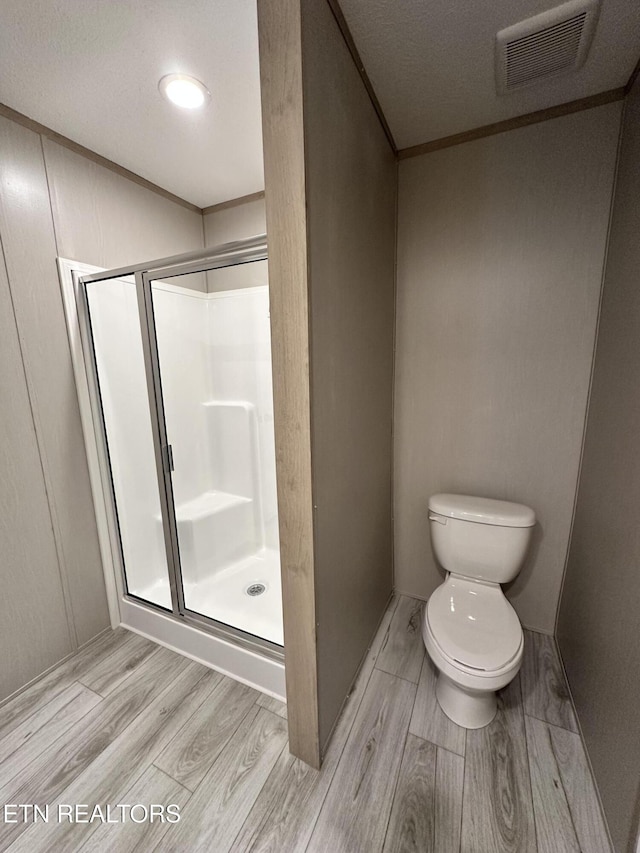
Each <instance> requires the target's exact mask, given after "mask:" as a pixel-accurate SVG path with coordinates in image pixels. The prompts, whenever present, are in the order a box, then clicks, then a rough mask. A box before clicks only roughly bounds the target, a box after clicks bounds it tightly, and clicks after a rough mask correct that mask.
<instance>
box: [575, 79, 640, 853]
mask: <svg viewBox="0 0 640 853" xmlns="http://www.w3.org/2000/svg"><path fill="white" fill-rule="evenodd" d="M639 435H640V85H638V83H636V85H635V87H634V90H633V92H632V94H631V95H630V97H628V98H627V103H626V107H625V117H624V124H623V132H622V147H621V151H620V163H619V166H618V177H617V182H616V190H615V203H614V208H613V216H612V222H611V234H610V239H609V250H608V256H607V269H606V275H605V285H604V292H603V299H602V308H601V316H600V324H599V329H598V346H597V350H596V358H595V368H594V375H593V385H592V390H591V399H590V403H589V416H588V420H587V433H586V438H585V447H584V457H583V462H582V471H581V476H580V489H579V492H578V502H577V506H576V515H575V522H574V528H573V534H572V538H571V549H570V553H569V561H568V566H567V574H566V579H565V584H564V589H563V592H562V602H561V607H560V615H559V622H558V638H559V644H560V650H561V652H562V657H563V660H564V663H565V666H566V669H567V674H568V677H569V683H570V686H571V691H572V693H573V697H574V700H575V703H576V708H577V710H578V716H579V719H580V723H581V726H582V730H583V733H584V736H585V740H586V743H587V748H588V751H589V755H590V757H591V762H592V764H593V768H594V771H595V776H596V781H597V783H598V787H599V789H600V793H601V796H602V798H603V801H604V807H605V812H606V814H607V817H608V821H609V826H610V829H611V833H612V835H613V838H614V842H615V845H616V850H617V851H619V853H627V851H632V850H633V849H634V840H635V835H636V831H637V827H638V818H639V817H640V798H639V795H640V713H639V712H638V690H639V684H640V633H639V618H638V614H639V613H640V523H639V507H640V454H639V453H638V436H639Z"/></svg>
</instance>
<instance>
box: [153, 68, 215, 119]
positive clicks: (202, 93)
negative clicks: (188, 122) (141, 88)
mask: <svg viewBox="0 0 640 853" xmlns="http://www.w3.org/2000/svg"><path fill="white" fill-rule="evenodd" d="M158 89H160V92H161V93H162V94H163V95H164V96H165V98H166V99H167V100H168V101H171V103H172V104H175V105H176V106H178V107H182V108H183V109H185V110H195V109H197V108H198V107H202V106H204V104H206V103H207V101H210V100H211V92H210V91H209V90H208V89H207V87H206V86H205V85H204V83H201V82H200V81H199V80H196V78H195V77H189V76H188V75H187V74H167V75H166V76H165V77H163V78H162V80H160V82H159V83H158Z"/></svg>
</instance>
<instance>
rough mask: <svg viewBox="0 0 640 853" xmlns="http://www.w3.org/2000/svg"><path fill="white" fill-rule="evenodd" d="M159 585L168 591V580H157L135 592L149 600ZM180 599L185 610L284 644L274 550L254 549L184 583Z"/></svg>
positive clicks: (277, 569) (277, 571)
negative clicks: (209, 572) (248, 553)
mask: <svg viewBox="0 0 640 853" xmlns="http://www.w3.org/2000/svg"><path fill="white" fill-rule="evenodd" d="M258 584H259V585H262V586H264V587H265V589H264V592H261V593H260V594H259V595H251V594H250V593H249V592H248V590H250V589H251V588H252V587H255V586H256V585H258ZM159 587H163V591H164V587H166V591H167V592H168V581H157V582H156V583H155V584H153V586H152V587H150V588H148V589H145V590H144V591H140V592H139V593H137V594H138V595H139V596H140V598H149V599H150V600H153V597H154V596H157V595H158V592H159V591H160V590H159ZM252 592H255V590H252ZM184 600H185V605H186V606H187V608H188V609H189V610H193V611H194V612H196V613H200V614H202V615H203V616H208V617H209V618H211V619H216V620H217V621H218V622H223V623H224V624H225V625H232V626H233V627H234V628H239V629H240V630H241V631H246V632H247V633H248V634H254V635H255V636H257V637H262V638H263V639H265V640H269V641H270V642H272V643H277V644H278V645H280V646H281V645H283V644H284V634H283V628H282V591H281V587H280V554H279V552H278V551H277V550H275V549H272V548H264V549H262V550H260V551H257V552H256V553H255V554H251V555H250V556H248V557H244V558H243V559H241V560H238V561H237V562H235V563H232V564H231V565H229V566H227V567H226V568H225V569H222V570H221V571H218V572H216V573H215V574H214V575H211V576H210V577H208V578H204V579H202V580H199V581H197V582H196V583H189V582H185V584H184Z"/></svg>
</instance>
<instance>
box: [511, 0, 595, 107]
mask: <svg viewBox="0 0 640 853" xmlns="http://www.w3.org/2000/svg"><path fill="white" fill-rule="evenodd" d="M597 14H598V3H597V0H573V2H570V3H565V4H564V5H563V6H558V7H557V8H556V9H551V10H550V11H548V12H543V13H542V14H541V15H536V16H535V18H529V19H528V20H527V21H522V23H520V24H515V25H514V26H512V27H507V29H505V30H501V31H500V32H499V33H498V34H497V36H496V83H497V89H498V92H499V93H501V94H504V93H506V92H512V91H514V90H517V89H520V88H522V87H524V86H529V85H531V84H532V83H536V82H537V81H538V80H543V79H545V78H547V77H551V76H555V75H557V74H562V73H567V72H569V71H575V70H576V69H578V68H579V67H580V66H581V65H582V64H583V62H584V61H585V59H586V57H587V53H588V51H589V47H590V45H591V40H592V38H593V32H594V29H595V25H596V22H597Z"/></svg>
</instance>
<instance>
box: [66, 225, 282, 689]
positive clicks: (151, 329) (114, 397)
mask: <svg viewBox="0 0 640 853" xmlns="http://www.w3.org/2000/svg"><path fill="white" fill-rule="evenodd" d="M267 275H268V274H267V251H266V242H265V238H264V237H257V238H254V239H252V240H247V241H243V242H240V243H233V244H227V245H225V246H221V247H218V248H217V249H211V250H208V251H206V252H201V253H199V254H195V253H190V254H188V255H183V256H179V257H177V258H172V259H165V260H162V261H156V262H150V263H149V264H145V265H138V267H136V268H132V269H128V270H127V269H121V270H111V271H108V272H95V273H93V274H91V275H86V274H85V275H81V274H79V273H78V272H76V276H75V296H76V300H77V309H78V317H79V319H80V328H81V331H82V338H83V354H84V362H85V366H86V367H87V384H88V386H90V392H91V393H90V396H91V398H92V420H93V426H94V428H95V427H96V426H97V427H99V429H98V430H97V431H96V433H95V434H96V440H97V444H98V445H100V447H99V449H100V451H101V454H102V473H101V480H102V486H103V491H105V486H106V487H107V489H106V492H107V496H108V498H109V500H108V501H107V502H106V503H107V504H109V506H108V507H107V508H108V509H109V510H110V515H111V518H110V526H111V544H112V550H114V548H113V545H114V543H115V546H116V547H115V550H116V551H117V554H116V556H117V560H116V561H114V562H115V563H116V564H117V565H116V566H115V570H116V571H117V573H118V578H117V581H118V584H117V586H118V589H119V591H120V594H121V598H122V599H123V601H124V602H130V603H133V604H135V605H136V608H134V610H133V612H134V613H137V612H138V608H140V607H143V608H146V609H148V610H149V611H150V612H151V611H153V612H155V613H157V614H164V615H165V616H170V617H171V618H172V619H174V620H178V621H181V622H184V623H186V624H188V625H190V626H191V627H193V628H197V629H198V630H203V631H205V632H207V633H209V634H211V635H213V636H215V637H217V638H218V639H219V640H221V641H223V642H224V643H226V644H234V645H237V646H239V647H242V648H244V649H245V650H247V649H248V650H250V651H251V652H252V653H254V654H258V655H266V656H267V657H269V658H270V659H271V660H272V661H273V660H276V661H277V660H278V659H280V660H281V659H282V648H281V647H282V645H283V629H282V597H281V586H280V559H279V548H278V516H277V500H276V466H275V443H274V426H273V396H272V382H271V346H270V323H269V290H268V277H267ZM85 434H86V430H85ZM105 479H106V480H107V481H108V482H107V483H105V482H104V481H105ZM149 624H150V622H149V618H148V616H147V617H145V621H144V625H145V626H148V625H149ZM133 627H134V628H135V627H136V626H135V625H134V626H133ZM145 632H146V633H149V630H148V629H147V630H146V631H145ZM173 644H174V645H176V647H177V645H178V644H177V642H176V641H174V642H173ZM223 668H224V667H223ZM232 674H233V673H232ZM249 680H250V679H249ZM276 692H279V691H276Z"/></svg>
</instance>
